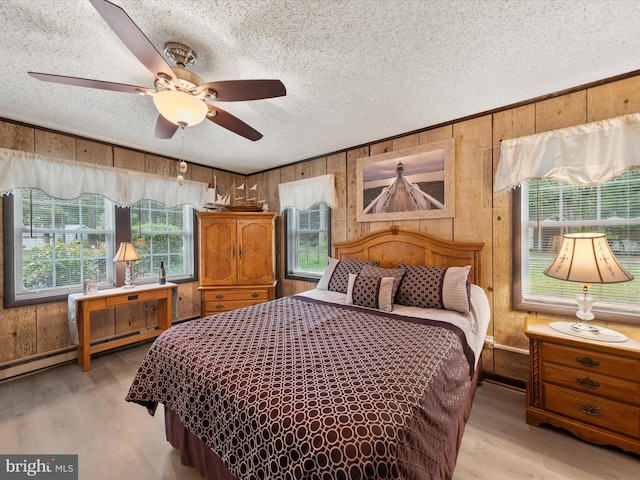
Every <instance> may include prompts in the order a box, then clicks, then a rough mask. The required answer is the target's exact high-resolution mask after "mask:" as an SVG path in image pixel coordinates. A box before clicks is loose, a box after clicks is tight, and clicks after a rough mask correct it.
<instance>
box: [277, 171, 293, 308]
mask: <svg viewBox="0 0 640 480" xmlns="http://www.w3.org/2000/svg"><path fill="white" fill-rule="evenodd" d="M278 171H279V172H280V183H287V182H293V181H294V180H296V170H295V165H287V166H284V167H282V168H279V169H278ZM276 243H277V244H279V245H280V248H279V249H278V248H277V247H276V250H277V251H276V265H277V266H276V270H277V271H278V272H279V273H278V277H277V278H278V285H277V288H276V295H279V296H283V297H286V296H289V295H293V294H294V293H295V281H294V280H289V279H287V278H285V267H286V265H285V261H286V259H285V255H286V252H285V249H284V244H285V231H284V218H283V217H282V216H280V215H278V217H277V219H276Z"/></svg>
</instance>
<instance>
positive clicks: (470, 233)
mask: <svg viewBox="0 0 640 480" xmlns="http://www.w3.org/2000/svg"><path fill="white" fill-rule="evenodd" d="M492 120H493V119H492V117H491V116H490V115H487V116H484V117H478V118H474V119H471V120H467V121H465V122H460V123H456V124H455V125H454V126H453V132H454V138H455V139H456V145H455V149H456V165H455V178H456V208H455V211H456V214H455V218H454V221H453V227H454V228H453V238H452V239H453V240H456V241H465V240H468V241H476V242H477V241H480V242H484V244H485V245H484V248H483V250H482V254H481V264H482V278H481V281H480V286H482V288H484V290H485V292H486V294H487V296H488V298H489V305H492V304H493V294H492V292H493V284H492V279H493V278H492V277H493V262H492V260H493V257H492V248H493V237H492V233H493V232H492V217H493V212H492V203H491V202H490V201H489V202H488V203H487V202H486V198H487V196H489V197H490V195H491V193H490V192H491V191H492V189H493V182H492V181H490V180H487V173H486V170H487V169H488V170H489V171H492V164H491V156H490V155H489V158H488V159H487V153H488V152H489V154H490V153H491V141H492V128H493V126H492V123H493V122H492ZM488 176H489V178H490V177H491V175H488ZM487 192H488V193H487ZM492 319H493V322H494V325H495V323H496V321H497V316H496V315H495V313H494V312H492ZM488 357H491V355H488ZM493 357H494V358H495V352H493ZM490 360H493V359H492V358H487V359H485V360H483V365H486V363H488V362H489V361H490ZM488 370H489V371H491V369H488Z"/></svg>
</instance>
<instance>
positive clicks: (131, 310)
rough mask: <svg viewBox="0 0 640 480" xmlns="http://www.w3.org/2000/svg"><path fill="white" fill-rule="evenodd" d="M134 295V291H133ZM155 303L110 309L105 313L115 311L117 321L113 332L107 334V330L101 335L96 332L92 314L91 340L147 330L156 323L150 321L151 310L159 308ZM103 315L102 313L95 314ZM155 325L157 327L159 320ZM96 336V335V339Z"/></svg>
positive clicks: (134, 304)
mask: <svg viewBox="0 0 640 480" xmlns="http://www.w3.org/2000/svg"><path fill="white" fill-rule="evenodd" d="M132 293H133V291H132ZM153 304H154V302H139V303H132V304H130V305H122V306H118V307H114V308H113V309H111V308H108V309H106V310H105V311H106V312H109V311H110V310H113V318H114V319H115V321H114V322H113V331H112V332H107V329H105V330H104V331H102V332H101V333H100V334H98V333H97V332H95V331H94V329H93V324H94V318H93V313H92V314H91V339H92V340H94V339H97V338H104V337H108V336H111V335H120V334H122V333H129V332H135V331H138V330H142V329H145V328H147V327H151V326H153V325H154V323H152V322H151V323H150V320H149V309H151V308H155V309H156V310H157V307H155V306H153ZM95 313H101V312H95ZM155 325H157V320H156V323H155ZM94 334H95V335H96V336H95V337H94Z"/></svg>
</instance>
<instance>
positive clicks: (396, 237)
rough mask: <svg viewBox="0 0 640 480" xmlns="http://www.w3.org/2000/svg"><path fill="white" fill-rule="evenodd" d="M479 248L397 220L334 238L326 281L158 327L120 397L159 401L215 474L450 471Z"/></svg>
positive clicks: (476, 298) (479, 326)
mask: <svg viewBox="0 0 640 480" xmlns="http://www.w3.org/2000/svg"><path fill="white" fill-rule="evenodd" d="M482 247H483V244H481V243H468V242H467V243H465V242H451V241H446V240H442V239H438V238H435V237H432V236H429V235H427V234H425V233H424V232H420V231H416V230H411V229H406V228H400V227H395V226H393V227H389V228H386V229H383V230H379V231H376V232H373V233H370V234H367V235H365V236H363V237H361V238H359V239H356V240H352V241H347V242H341V243H338V244H335V245H334V248H335V254H334V257H333V258H332V259H331V261H330V263H329V266H328V267H327V271H326V272H325V274H324V275H323V278H322V279H321V280H320V282H319V283H318V287H317V288H316V289H313V290H310V291H308V292H303V293H301V294H297V295H294V296H292V297H284V298H280V299H277V300H274V301H271V302H267V303H263V304H260V305H255V306H252V307H248V308H244V309H240V310H235V311H231V312H225V313H220V314H218V315H214V316H211V317H206V318H201V319H197V320H192V321H190V322H187V323H183V324H180V325H176V326H174V327H173V328H171V329H170V330H168V331H167V332H165V333H163V334H162V335H161V336H160V337H158V338H157V339H156V340H155V342H154V343H153V345H152V346H151V348H150V350H149V352H148V353H147V355H146V357H145V358H144V360H143V362H142V364H141V365H140V367H139V369H138V371H137V373H136V375H135V377H134V379H133V381H132V384H131V387H130V389H129V392H128V394H127V396H126V400H127V401H130V402H135V403H138V404H140V405H143V406H145V407H146V408H147V410H148V411H149V413H151V414H152V415H153V414H154V413H155V412H156V409H157V406H158V405H159V404H160V403H162V404H163V405H164V413H165V426H166V435H167V440H168V441H169V442H170V443H171V444H172V445H173V446H174V447H175V448H177V449H178V450H179V451H180V453H181V459H182V463H183V464H185V465H193V466H195V467H196V468H197V470H198V471H199V472H200V474H201V475H202V476H203V477H204V478H205V479H207V480H213V479H216V480H227V479H240V480H244V479H264V478H268V479H303V478H304V479H327V480H328V479H331V480H334V479H340V478H343V479H358V478H361V479H364V478H371V479H392V478H393V479H448V478H451V477H452V475H453V470H454V468H455V463H456V458H457V453H458V448H459V445H460V441H461V438H462V434H463V431H464V425H465V423H466V420H467V419H468V417H469V414H470V411H471V404H472V400H473V396H474V393H475V389H476V385H477V383H478V382H479V380H480V378H481V361H480V355H481V352H482V346H483V343H484V337H485V334H486V330H487V327H488V324H489V318H490V312H489V303H488V299H487V297H486V295H485V293H484V291H483V290H482V288H480V287H479V286H478V284H479V282H480V278H481V277H480V253H481V250H482ZM438 292H439V293H438Z"/></svg>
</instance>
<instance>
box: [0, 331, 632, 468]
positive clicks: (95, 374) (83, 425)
mask: <svg viewBox="0 0 640 480" xmlns="http://www.w3.org/2000/svg"><path fill="white" fill-rule="evenodd" d="M149 345H150V344H149V343H147V344H144V345H139V346H135V347H132V348H127V349H123V350H119V351H114V352H109V353H105V354H102V355H99V356H96V357H95V358H94V359H92V361H91V370H90V371H89V372H83V371H82V367H81V366H79V365H77V364H68V365H63V366H60V367H56V368H52V369H50V370H47V371H44V372H40V373H37V374H34V375H31V376H27V377H23V378H18V379H15V380H10V381H6V382H4V383H1V384H0V453H2V454H11V453H23V454H27V453H29V454H51V453H53V454H78V460H79V478H80V479H81V480H112V479H119V480H128V479H131V480H134V479H135V480H158V479H162V480H178V479H179V480H196V479H201V477H200V476H199V474H198V473H197V472H196V471H195V470H194V469H193V468H189V467H184V466H182V465H181V464H180V455H179V454H178V452H177V451H176V450H174V449H173V448H172V447H171V446H170V445H169V444H168V443H167V442H166V441H165V437H164V425H163V418H162V417H163V415H162V410H161V409H159V411H158V413H157V414H156V416H155V417H151V416H150V415H148V414H147V412H146V410H145V409H144V408H142V407H140V406H139V405H134V404H131V403H128V402H125V401H124V397H125V395H126V393H127V390H128V388H129V383H130V382H131V379H132V378H133V375H134V373H135V371H136V369H137V367H138V365H139V364H140V362H141V361H142V358H143V356H144V354H145V353H146V351H147V349H148V348H149ZM524 412H525V396H524V393H522V392H520V391H517V390H513V389H510V388H505V387H502V386H499V385H496V384H492V383H487V382H485V383H484V384H482V385H481V386H480V387H479V388H478V391H477V394H476V398H475V401H474V406H473V410H472V412H471V418H470V419H469V422H468V424H467V427H466V431H465V435H464V438H463V441H462V446H461V449H460V455H459V457H458V465H457V467H456V472H455V475H454V479H453V480H502V479H504V480H517V479H540V480H561V479H572V480H573V479H575V480H592V479H593V480H596V479H605V478H606V479H610V480H614V479H621V480H622V479H625V480H626V479H631V478H640V456H637V455H632V454H627V453H624V452H621V451H620V450H617V449H615V448H608V447H600V446H595V445H591V444H588V443H586V442H583V441H581V440H579V439H577V438H575V437H573V436H572V435H570V434H568V433H566V432H564V431H563V430H559V429H554V428H551V427H542V428H535V427H531V426H529V425H527V424H526V423H525V421H524V416H525V413H524Z"/></svg>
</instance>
